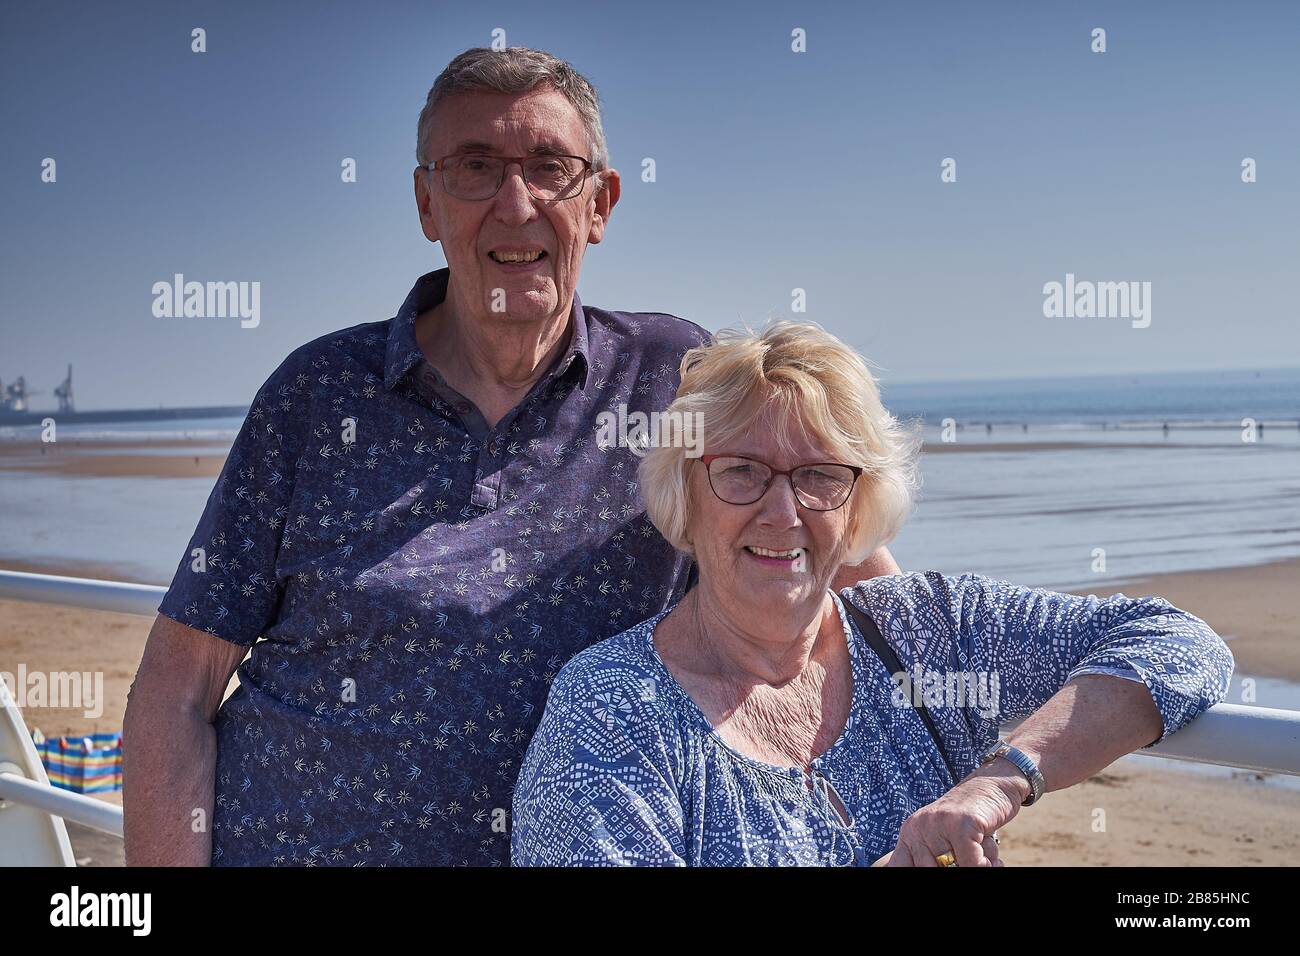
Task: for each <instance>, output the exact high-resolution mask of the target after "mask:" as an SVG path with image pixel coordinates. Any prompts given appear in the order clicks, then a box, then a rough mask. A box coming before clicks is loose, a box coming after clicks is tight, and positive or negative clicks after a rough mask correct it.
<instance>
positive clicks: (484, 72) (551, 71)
mask: <svg viewBox="0 0 1300 956" xmlns="http://www.w3.org/2000/svg"><path fill="white" fill-rule="evenodd" d="M542 85H546V86H550V87H553V88H554V89H555V90H556V92H558V93H560V94H562V95H563V96H564V98H565V99H567V100H568V101H569V102H570V103H572V104H573V108H574V109H576V110H577V111H578V116H580V117H581V118H582V125H583V127H584V128H585V129H586V131H587V139H588V141H589V142H588V148H589V149H590V155H589V156H588V157H587V158H588V159H590V160H591V165H592V168H593V169H595V170H596V171H597V172H599V171H600V170H603V169H605V168H606V167H607V166H608V165H609V153H608V152H607V150H606V149H605V131H604V129H602V128H601V125H600V101H599V98H598V97H597V95H596V88H595V87H594V86H592V85H591V83H590V82H589V81H588V80H587V78H586V77H585V76H583V75H582V74H581V73H579V72H578V71H577V70H575V69H574V68H573V67H572V66H571V65H569V64H568V63H566V62H564V61H563V60H560V59H557V58H556V57H553V56H551V54H549V53H544V52H543V51H541V50H530V49H528V48H527V47H522V46H512V47H507V48H506V49H504V50H490V49H488V48H487V47H475V48H474V49H472V50H466V51H465V52H464V53H461V54H460V55H459V56H457V57H456V58H455V59H454V60H452V61H451V62H450V63H448V64H447V68H446V69H445V70H443V71H442V72H441V73H439V74H438V78H437V79H436V80H434V83H433V88H432V89H430V90H429V96H428V98H427V99H426V100H425V103H424V109H422V110H421V111H420V125H419V128H418V130H417V132H416V135H417V139H416V144H415V159H416V162H418V163H419V164H420V165H421V166H424V165H427V164H428V163H429V162H431V161H432V160H431V158H430V156H429V154H428V142H429V130H430V128H431V127H432V126H433V115H434V113H435V111H436V110H437V108H438V106H439V104H441V103H442V101H443V100H445V99H446V98H447V97H449V96H454V95H455V94H457V93H471V92H479V91H486V92H495V93H527V92H528V91H530V90H532V89H535V88H536V87H538V86H542ZM597 182H598V183H599V184H600V186H601V187H603V186H604V180H603V179H598V180H597Z"/></svg>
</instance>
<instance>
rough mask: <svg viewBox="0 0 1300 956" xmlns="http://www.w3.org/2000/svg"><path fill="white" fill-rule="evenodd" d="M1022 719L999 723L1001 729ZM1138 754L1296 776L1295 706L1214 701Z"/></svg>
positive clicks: (1298, 717) (1299, 753)
mask: <svg viewBox="0 0 1300 956" xmlns="http://www.w3.org/2000/svg"><path fill="white" fill-rule="evenodd" d="M1022 723H1024V721H1020V720H1017V721H1012V722H1010V723H1006V724H1003V725H1002V728H1001V729H1002V735H1003V736H1004V737H1005V736H1006V735H1007V733H1009V732H1010V731H1012V730H1014V729H1016V728H1017V727H1019V726H1020V725H1021V724H1022ZM1134 753H1137V754H1141V755H1143V756H1151V757H1163V758H1165V759H1166V760H1183V761H1187V762H1189V763H1208V764H1216V765H1218V766H1220V767H1235V768H1237V769H1239V770H1256V771H1259V772H1260V773H1281V774H1289V775H1291V776H1300V711H1296V710H1278V709H1276V708H1273V707H1243V706H1241V705H1240V704H1215V705H1214V706H1213V707H1211V708H1210V709H1209V710H1207V711H1205V712H1204V713H1203V714H1201V715H1200V716H1199V717H1197V718H1196V719H1195V720H1193V721H1192V722H1191V723H1190V724H1188V725H1187V726H1186V727H1184V728H1183V729H1182V730H1180V731H1178V733H1176V734H1174V735H1173V736H1172V737H1170V738H1168V739H1167V740H1163V741H1161V742H1160V743H1158V744H1156V745H1155V746H1154V747H1151V748H1147V749H1142V750H1136V751H1134Z"/></svg>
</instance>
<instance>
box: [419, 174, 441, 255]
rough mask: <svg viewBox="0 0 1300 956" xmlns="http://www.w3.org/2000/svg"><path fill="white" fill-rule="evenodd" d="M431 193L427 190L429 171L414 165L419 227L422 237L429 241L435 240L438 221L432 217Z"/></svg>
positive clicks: (438, 237) (436, 238) (437, 238)
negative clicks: (422, 233) (421, 230)
mask: <svg viewBox="0 0 1300 956" xmlns="http://www.w3.org/2000/svg"><path fill="white" fill-rule="evenodd" d="M432 204H433V193H432V192H431V191H430V190H429V171H428V170H427V169H424V168H423V167H421V166H417V167H415V208H416V210H417V211H418V212H419V214H420V228H421V229H423V230H424V237H425V238H426V239H428V240H429V241H430V242H437V241H438V240H439V239H441V238H442V237H441V236H440V235H438V223H437V222H436V221H435V220H434V218H433V205H432Z"/></svg>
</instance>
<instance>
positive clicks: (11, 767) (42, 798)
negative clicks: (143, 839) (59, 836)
mask: <svg viewBox="0 0 1300 956" xmlns="http://www.w3.org/2000/svg"><path fill="white" fill-rule="evenodd" d="M6 800H11V801H13V802H14V803H23V804H26V805H27V806H31V807H35V808H36V809H38V810H44V811H45V812H46V813H49V814H51V815H53V816H56V817H62V818H63V819H64V820H71V821H73V822H74V823H80V824H81V825H82V826H87V827H92V828H93V829H96V830H102V831H103V832H104V833H110V834H112V835H113V836H115V837H119V838H120V837H121V836H122V808H121V807H118V806H114V805H113V804H111V803H104V802H103V801H101V800H96V799H95V798H94V797H88V796H86V795H85V794H82V793H73V792H71V791H70V790H60V789H58V788H56V787H51V786H49V785H47V784H43V783H38V782H36V781H35V780H28V779H27V778H26V777H24V776H23V774H22V768H20V767H19V766H18V765H17V764H12V763H5V764H0V807H2V806H3V801H6ZM3 812H4V810H3V809H0V813H3Z"/></svg>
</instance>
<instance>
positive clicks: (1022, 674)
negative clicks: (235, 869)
mask: <svg viewBox="0 0 1300 956" xmlns="http://www.w3.org/2000/svg"><path fill="white" fill-rule="evenodd" d="M947 586H948V588H949V589H950V593H951V598H952V608H953V613H954V615H955V617H956V619H957V621H958V622H960V624H959V626H960V631H961V634H962V636H963V639H964V640H965V641H967V642H969V643H968V647H969V652H970V654H971V655H972V657H973V659H975V660H977V661H981V662H983V664H984V665H985V666H987V667H988V668H989V669H990V670H991V671H992V672H995V673H997V674H998V677H999V686H1000V695H999V711H1000V720H1003V721H1005V720H1014V719H1017V718H1022V717H1027V716H1029V715H1030V714H1032V713H1033V712H1034V711H1036V710H1037V709H1038V708H1039V707H1041V706H1042V705H1043V704H1044V703H1046V702H1047V700H1048V699H1050V698H1051V697H1052V696H1053V695H1054V694H1055V693H1056V692H1057V691H1059V690H1060V689H1061V687H1062V686H1064V685H1065V684H1066V683H1067V682H1069V681H1070V680H1073V679H1074V678H1076V677H1079V676H1082V675H1085V674H1106V675H1110V676H1115V677H1123V678H1126V679H1128V680H1141V681H1142V683H1143V684H1145V685H1146V687H1147V689H1148V691H1150V693H1151V699H1152V701H1153V702H1154V703H1155V705H1156V708H1157V709H1158V710H1159V712H1160V720H1161V724H1162V730H1161V734H1160V736H1159V738H1157V739H1156V740H1154V741H1152V742H1151V743H1150V744H1146V745H1145V747H1151V746H1154V745H1155V744H1157V743H1159V742H1160V741H1162V740H1164V739H1165V738H1167V737H1168V736H1169V735H1170V734H1173V733H1176V732H1177V731H1178V730H1179V729H1181V728H1182V727H1184V726H1186V725H1187V724H1188V723H1190V722H1191V721H1192V720H1194V719H1195V718H1196V717H1198V716H1199V715H1200V714H1201V713H1203V712H1204V711H1206V710H1208V709H1209V708H1210V707H1212V706H1214V705H1215V704H1217V703H1219V702H1221V701H1222V700H1223V699H1224V697H1225V696H1226V695H1227V692H1228V685H1229V681H1230V680H1231V677H1232V670H1233V663H1234V662H1233V658H1232V652H1231V651H1229V650H1228V646H1227V645H1226V644H1225V643H1224V642H1223V640H1222V639H1221V638H1220V637H1219V635H1218V634H1216V633H1215V632H1214V630H1213V629H1212V628H1211V627H1210V626H1209V625H1208V624H1206V623H1205V622H1204V621H1203V620H1201V619H1200V618H1198V617H1196V616H1195V615H1192V614H1189V613H1187V612H1186V611H1182V610H1179V609H1178V608H1176V607H1174V606H1173V605H1172V604H1170V603H1169V602H1168V601H1166V600H1164V599H1163V598H1158V597H1143V598H1130V597H1127V596H1125V595H1124V594H1116V595H1114V596H1112V597H1110V598H1106V599H1101V598H1098V597H1096V596H1095V595H1088V596H1086V597H1082V596H1078V595H1072V594H1061V593H1057V592H1054V591H1047V590H1044V589H1042V588H1026V587H1018V586H1016V585H1012V584H1009V583H1007V582H1005V581H994V580H991V579H988V578H984V577H981V576H979V575H964V576H962V577H960V578H952V579H948V581H947ZM1145 747H1144V748H1143V749H1145Z"/></svg>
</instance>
